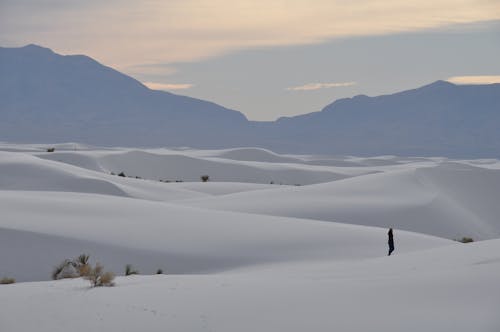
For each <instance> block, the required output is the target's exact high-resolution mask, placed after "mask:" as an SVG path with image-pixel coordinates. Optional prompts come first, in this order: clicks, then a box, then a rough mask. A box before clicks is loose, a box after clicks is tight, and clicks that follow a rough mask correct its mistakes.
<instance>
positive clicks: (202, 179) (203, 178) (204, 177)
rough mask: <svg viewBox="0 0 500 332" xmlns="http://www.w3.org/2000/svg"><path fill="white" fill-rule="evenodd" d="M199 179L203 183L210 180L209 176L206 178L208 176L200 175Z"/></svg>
mask: <svg viewBox="0 0 500 332" xmlns="http://www.w3.org/2000/svg"><path fill="white" fill-rule="evenodd" d="M200 179H201V181H203V182H208V180H210V176H208V175H202V176H200Z"/></svg>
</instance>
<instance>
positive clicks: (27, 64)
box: [0, 45, 248, 146]
mask: <svg viewBox="0 0 500 332" xmlns="http://www.w3.org/2000/svg"><path fill="white" fill-rule="evenodd" d="M0 113H1V115H2V121H1V122H0V140H9V141H19V142H28V141H29V142H32V141H42V142H50V141H52V142H54V141H67V140H69V139H71V140H77V141H82V142H87V143H94V144H111V145H130V144H132V145H151V144H155V145H192V144H196V143H198V142H202V143H203V142H205V141H208V142H210V143H212V144H217V145H221V146H223V145H224V143H225V142H226V141H230V137H229V136H226V135H232V134H235V133H238V128H239V127H241V126H244V127H246V126H247V122H248V121H247V119H246V118H245V116H244V115H243V114H241V113H239V112H236V111H232V110H229V109H226V108H224V107H222V106H219V105H216V104H214V103H210V102H207V101H203V100H199V99H194V98H189V97H184V96H178V95H175V94H172V93H168V92H163V91H154V90H150V89H148V88H147V87H146V86H144V85H143V84H141V83H140V82H138V81H137V80H135V79H133V78H131V77H129V76H126V75H124V74H122V73H119V72H118V71H116V70H114V69H111V68H109V67H106V66H103V65H101V64H99V63H98V62H96V61H94V60H93V59H91V58H89V57H87V56H83V55H70V56H62V55H59V54H56V53H54V52H52V51H51V50H50V49H47V48H43V47H39V46H36V45H28V46H25V47H21V48H0ZM233 130H234V132H233ZM215 133H217V134H215Z"/></svg>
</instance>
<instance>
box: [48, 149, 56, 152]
mask: <svg viewBox="0 0 500 332" xmlns="http://www.w3.org/2000/svg"><path fill="white" fill-rule="evenodd" d="M55 150H56V148H47V152H54V151H55Z"/></svg>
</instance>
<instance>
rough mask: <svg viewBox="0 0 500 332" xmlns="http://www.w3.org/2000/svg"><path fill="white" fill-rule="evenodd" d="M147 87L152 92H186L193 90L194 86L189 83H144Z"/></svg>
mask: <svg viewBox="0 0 500 332" xmlns="http://www.w3.org/2000/svg"><path fill="white" fill-rule="evenodd" d="M142 84H144V85H145V86H147V87H148V88H150V89H152V90H164V91H171V90H186V89H191V88H192V87H193V86H194V84H188V83H156V82H143V83H142Z"/></svg>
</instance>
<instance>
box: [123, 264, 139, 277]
mask: <svg viewBox="0 0 500 332" xmlns="http://www.w3.org/2000/svg"><path fill="white" fill-rule="evenodd" d="M133 274H139V271H137V270H134V268H133V267H132V265H130V264H127V265H125V275H126V276H130V275H133Z"/></svg>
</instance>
